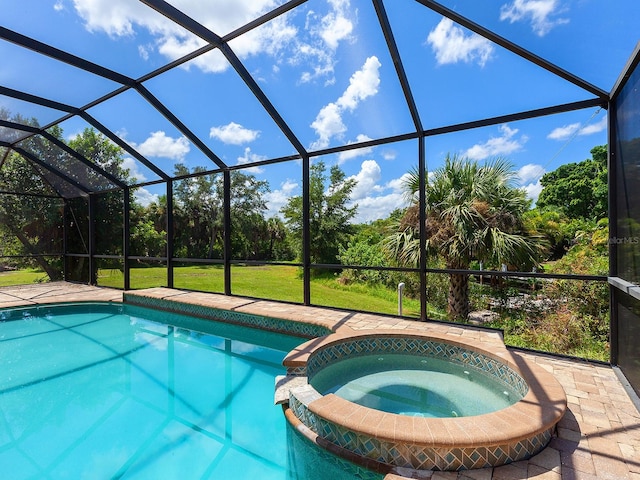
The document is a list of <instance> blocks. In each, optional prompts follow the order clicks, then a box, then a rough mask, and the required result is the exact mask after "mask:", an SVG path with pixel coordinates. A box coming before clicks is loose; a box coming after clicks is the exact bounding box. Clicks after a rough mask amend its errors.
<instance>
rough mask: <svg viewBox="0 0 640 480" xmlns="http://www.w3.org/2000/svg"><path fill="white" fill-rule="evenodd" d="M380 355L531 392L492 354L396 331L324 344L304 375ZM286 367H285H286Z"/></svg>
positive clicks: (449, 341) (442, 340)
mask: <svg viewBox="0 0 640 480" xmlns="http://www.w3.org/2000/svg"><path fill="white" fill-rule="evenodd" d="M381 353H391V354H411V355H416V356H420V357H429V358H436V359H440V360H446V361H449V362H452V363H455V364H457V365H461V366H464V367H465V368H468V369H469V370H473V371H476V372H478V373H482V374H486V375H490V376H492V377H494V378H496V379H498V380H499V381H500V382H502V383H503V384H505V385H507V386H509V387H510V388H511V389H513V390H514V391H515V392H516V393H518V394H519V395H520V397H524V396H525V395H526V393H527V390H528V389H529V387H528V386H527V384H526V382H525V381H524V379H523V378H522V376H520V374H519V373H518V372H517V371H515V370H514V368H512V367H511V366H510V365H509V364H508V363H507V361H505V360H504V359H497V358H496V357H495V356H491V355H490V354H489V352H485V351H479V350H477V349H475V348H473V349H471V348H470V345H468V344H462V343H459V342H455V341H453V340H450V339H446V340H445V339H443V338H439V337H436V336H431V337H429V338H426V337H424V336H421V335H413V334H410V333H408V332H404V333H401V334H400V333H398V332H395V331H393V332H389V333H388V334H386V335H384V334H382V332H376V333H375V334H367V333H365V334H357V335H355V334H354V335H353V336H351V337H349V338H345V339H344V340H341V341H332V342H331V343H328V344H324V345H323V346H322V347H321V348H318V347H316V348H315V350H314V352H313V354H311V355H310V356H309V358H308V360H307V365H306V372H304V373H302V374H303V375H306V376H307V377H308V378H309V380H311V379H312V378H313V377H314V376H315V374H316V373H317V372H318V371H319V370H322V369H323V368H325V367H326V366H327V365H330V364H332V363H335V362H338V361H340V360H344V359H347V358H354V357H359V356H365V355H374V354H381ZM285 362H286V359H285ZM284 364H285V365H286V363H284ZM302 370H303V369H301V368H300V367H294V368H293V369H292V370H288V371H287V374H288V375H295V374H296V373H295V372H300V371H302ZM298 374H299V373H298Z"/></svg>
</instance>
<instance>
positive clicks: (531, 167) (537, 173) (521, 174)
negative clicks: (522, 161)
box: [518, 163, 547, 185]
mask: <svg viewBox="0 0 640 480" xmlns="http://www.w3.org/2000/svg"><path fill="white" fill-rule="evenodd" d="M545 173H547V171H546V170H545V169H544V167H543V166H542V165H537V164H535V163H528V164H526V165H524V166H522V167H520V169H519V170H518V178H519V179H520V184H521V185H524V184H527V183H530V182H532V181H538V180H540V178H541V177H542V175H544V174H545Z"/></svg>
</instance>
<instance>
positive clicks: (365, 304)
mask: <svg viewBox="0 0 640 480" xmlns="http://www.w3.org/2000/svg"><path fill="white" fill-rule="evenodd" d="M42 281H47V276H46V275H45V274H44V273H43V272H42V271H39V270H35V269H28V270H19V271H12V272H0V286H6V285H23V284H28V283H38V282H42ZM98 284H99V285H101V286H105V287H115V288H122V287H123V285H124V276H123V274H122V272H121V271H119V270H106V269H104V270H100V271H99V275H98ZM231 284H232V292H231V293H232V294H234V295H242V296H248V297H256V298H263V299H269V300H278V301H285V302H294V303H302V301H303V294H302V278H301V276H300V270H299V268H298V267H295V266H272V265H267V266H239V265H234V266H232V268H231ZM166 285H167V272H166V269H165V268H164V267H140V268H132V269H131V287H132V288H134V289H142V288H150V287H161V286H166ZM174 287H175V288H184V289H189V290H196V291H204V292H213V293H222V292H224V270H223V269H222V267H221V266H218V265H194V266H188V267H176V268H175V271H174ZM311 303H312V304H313V305H318V306H326V307H334V308H345V309H349V310H356V311H365V312H376V313H382V314H391V315H395V314H396V313H397V311H398V296H397V291H396V290H393V289H389V288H384V287H381V286H373V285H366V284H361V283H351V284H343V283H341V282H339V281H338V278H337V277H335V278H334V277H324V278H313V279H312V280H311ZM438 313H440V314H442V312H438V311H437V310H435V309H434V308H433V307H432V306H431V305H429V317H430V318H443V319H444V317H443V316H442V315H438ZM513 313H514V314H515V315H514V316H511V315H509V314H506V315H503V318H501V319H499V320H497V321H496V322H494V323H493V324H492V325H491V326H493V327H495V328H502V329H504V331H505V340H506V343H507V344H509V345H513V346H520V347H527V348H533V349H536V350H543V351H549V352H556V353H567V354H570V355H575V356H581V357H583V358H591V359H599V360H606V356H607V355H608V345H606V344H604V343H602V342H600V343H599V342H596V341H594V340H591V341H586V342H585V341H583V342H579V344H578V345H576V348H574V349H570V350H568V351H567V350H564V349H563V351H561V352H557V350H558V347H557V346H554V345H553V344H551V343H550V342H549V337H548V335H547V336H545V335H544V334H543V332H536V333H535V334H534V330H535V329H532V326H531V325H528V323H529V322H528V321H526V320H525V319H523V318H520V317H522V312H520V315H518V314H517V313H518V312H513ZM403 315H405V316H408V317H415V318H417V317H419V315H420V303H419V301H418V300H416V299H411V298H407V297H405V298H404V299H403ZM559 336H560V337H562V335H559ZM551 338H552V339H553V337H551Z"/></svg>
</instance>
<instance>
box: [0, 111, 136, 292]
mask: <svg viewBox="0 0 640 480" xmlns="http://www.w3.org/2000/svg"><path fill="white" fill-rule="evenodd" d="M0 116H7V112H6V111H2V112H0ZM14 121H16V122H17V123H26V124H29V125H33V126H38V125H37V122H36V121H35V120H32V121H27V120H25V119H23V118H20V117H19V116H16V117H15V118H14ZM48 131H49V133H50V134H51V135H53V136H54V137H56V138H57V139H58V140H59V141H61V142H62V141H64V140H63V134H62V129H61V128H59V127H52V128H50V129H49V130H48ZM68 144H69V146H70V147H71V148H72V149H74V150H75V151H77V152H78V153H79V154H80V155H82V156H84V157H85V158H86V159H87V160H89V161H90V162H93V163H94V164H96V165H97V166H99V167H100V168H101V169H103V170H106V171H107V172H109V173H111V174H112V175H114V176H115V177H117V178H119V179H121V180H123V181H124V180H126V179H127V178H128V176H129V172H128V170H126V169H124V168H123V167H122V164H123V156H122V151H121V149H120V148H119V147H117V146H115V145H114V144H113V143H111V142H110V141H109V140H108V139H107V138H106V137H104V136H103V135H101V134H99V133H97V132H96V131H95V130H93V129H90V128H87V129H85V130H84V131H83V132H82V133H81V134H80V135H78V136H77V137H75V138H74V139H73V140H71V141H69V142H68ZM19 146H20V147H21V148H22V149H24V150H25V151H27V152H29V153H30V154H31V155H33V156H35V157H36V158H38V159H40V160H42V161H43V162H45V163H47V164H49V165H52V166H54V167H55V168H57V169H58V170H60V171H61V172H62V173H63V174H64V175H66V176H67V177H68V178H70V179H72V180H76V181H78V182H79V183H81V184H84V185H91V186H93V187H97V186H99V185H107V184H108V181H106V180H105V179H104V178H103V177H102V176H101V174H100V173H98V172H96V171H94V170H92V169H89V168H86V169H80V168H75V166H76V163H74V162H72V161H70V157H69V156H68V154H67V153H66V152H64V151H63V150H62V149H60V148H58V147H57V146H56V145H54V143H53V142H50V141H48V140H46V139H45V138H44V137H42V136H39V135H34V136H32V137H29V138H28V139H26V140H24V141H22V142H20V145H19ZM0 177H1V179H0V181H1V182H2V184H3V186H4V189H6V190H8V191H12V192H17V193H18V195H15V196H8V195H3V196H2V205H1V207H0V217H2V221H3V224H4V225H5V226H6V228H8V229H10V230H11V233H12V234H13V235H14V236H15V237H16V238H18V239H19V241H20V242H21V243H22V245H23V248H24V253H26V254H29V255H32V254H42V253H45V254H47V253H56V254H58V253H60V251H61V249H62V248H61V243H62V231H63V228H62V208H61V207H62V198H63V197H64V198H65V199H66V202H67V205H68V206H69V207H70V209H75V210H74V211H73V212H72V216H71V217H70V218H69V219H68V220H69V225H72V228H70V229H69V231H70V232H69V235H68V236H67V249H68V251H71V252H74V253H89V252H88V250H87V245H88V244H89V242H88V238H87V236H88V231H89V228H88V207H87V202H88V200H87V197H86V194H84V193H83V192H81V191H80V190H79V189H77V188H76V187H75V186H73V185H72V184H71V183H69V182H67V181H66V180H64V179H63V178H62V177H57V176H56V175H54V174H52V173H50V172H47V170H46V169H44V168H43V167H40V166H38V165H36V164H35V163H32V162H31V161H30V160H29V159H28V158H23V157H22V156H21V155H19V154H18V153H15V152H14V153H13V154H11V155H9V156H8V157H7V159H6V161H5V163H4V164H3V165H2V169H1V173H0ZM98 189H99V188H98ZM25 192H26V193H34V194H37V195H42V194H47V195H51V196H58V197H59V199H58V200H55V201H52V200H44V197H37V196H26V195H20V193H25ZM122 195H123V194H122V192H108V193H105V194H96V202H97V204H98V206H97V208H96V209H95V213H96V214H95V218H94V222H95V226H96V248H97V251H98V253H101V254H114V255H115V254H121V253H122V209H123V197H122ZM54 240H55V241H57V242H58V243H59V245H57V246H55V247H54V244H53V243H52V241H54ZM44 242H49V245H45V244H44ZM34 259H35V261H37V262H38V264H39V266H40V267H41V268H42V269H43V270H44V271H45V272H46V273H47V275H48V276H49V278H50V279H51V280H56V279H59V278H61V276H62V268H60V265H59V263H60V262H59V261H57V260H52V259H51V258H47V257H42V256H35V257H34ZM96 268H97V266H96ZM73 270H74V271H73V272H71V278H72V279H79V278H87V274H88V270H87V263H86V260H85V258H77V261H76V263H75V264H74V268H73Z"/></svg>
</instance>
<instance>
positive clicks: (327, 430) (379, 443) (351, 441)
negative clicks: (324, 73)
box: [289, 389, 555, 471]
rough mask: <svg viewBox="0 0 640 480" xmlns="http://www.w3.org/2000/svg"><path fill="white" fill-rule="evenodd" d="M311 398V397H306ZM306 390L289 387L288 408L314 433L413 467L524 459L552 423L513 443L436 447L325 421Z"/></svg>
mask: <svg viewBox="0 0 640 480" xmlns="http://www.w3.org/2000/svg"><path fill="white" fill-rule="evenodd" d="M306 397H310V398H306ZM310 399H311V400H312V399H313V396H310V395H309V393H308V392H306V391H304V390H301V389H292V390H291V392H290V397H289V407H290V408H291V410H292V412H293V414H294V415H295V416H296V417H297V418H298V419H299V420H300V421H301V422H302V423H303V424H305V425H306V426H307V427H308V428H309V429H311V430H312V431H313V432H314V433H315V434H317V435H319V436H320V437H322V438H324V439H325V440H327V441H328V442H331V443H333V444H334V445H337V446H339V447H341V448H344V449H345V450H348V451H350V452H353V453H355V454H356V455H358V456H360V457H362V458H363V459H368V460H375V461H376V462H381V463H386V464H388V465H393V466H395V467H400V468H410V469H415V470H442V471H458V470H469V469H476V468H487V467H495V466H499V465H504V464H507V463H511V462H516V461H519V460H525V459H527V458H530V457H532V456H533V455H535V454H537V453H538V452H540V451H541V450H542V449H543V448H544V447H546V446H547V444H548V443H549V441H550V440H551V436H552V434H553V431H554V429H555V426H553V427H550V428H548V429H547V430H544V431H543V432H540V433H538V434H535V435H532V436H531V437H528V438H524V439H521V440H518V441H514V442H513V443H506V444H502V445H495V446H482V445H478V446H467V447H455V446H453V447H438V446H425V445H418V444H412V443H405V442H395V441H392V440H388V439H384V438H375V437H372V436H371V435H368V434H363V433H361V432H356V431H353V430H350V429H348V428H346V427H345V426H343V425H338V424H336V423H333V422H331V421H328V420H326V419H325V418H323V417H321V416H320V415H318V414H316V413H314V412H312V411H310V410H309V408H308V405H309V403H310V402H309V400H310Z"/></svg>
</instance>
